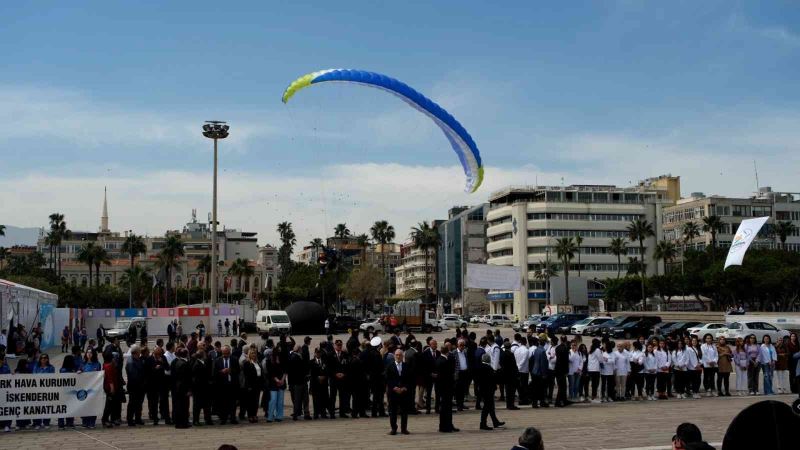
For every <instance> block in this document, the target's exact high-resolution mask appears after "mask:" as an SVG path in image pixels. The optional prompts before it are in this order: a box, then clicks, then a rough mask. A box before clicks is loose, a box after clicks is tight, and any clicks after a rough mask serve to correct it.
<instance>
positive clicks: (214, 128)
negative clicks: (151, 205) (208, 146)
mask: <svg viewBox="0 0 800 450" xmlns="http://www.w3.org/2000/svg"><path fill="white" fill-rule="evenodd" d="M229 128H230V127H229V126H228V125H227V124H226V123H225V122H221V121H219V120H207V121H206V123H205V125H203V136H205V137H207V138H209V139H213V140H214V194H213V196H212V197H213V205H212V207H211V272H212V273H211V307H212V308H213V307H214V306H216V305H217V140H218V139H225V138H226V137H228V129H229Z"/></svg>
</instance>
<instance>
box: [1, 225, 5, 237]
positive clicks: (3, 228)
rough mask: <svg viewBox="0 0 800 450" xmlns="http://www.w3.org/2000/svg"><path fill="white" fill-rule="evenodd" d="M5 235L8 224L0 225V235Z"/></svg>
mask: <svg viewBox="0 0 800 450" xmlns="http://www.w3.org/2000/svg"><path fill="white" fill-rule="evenodd" d="M5 235H6V226H5V225H0V236H5Z"/></svg>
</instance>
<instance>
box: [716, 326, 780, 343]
mask: <svg viewBox="0 0 800 450" xmlns="http://www.w3.org/2000/svg"><path fill="white" fill-rule="evenodd" d="M726 325H727V326H726V328H727V331H725V332H724V333H723V334H722V335H723V336H725V340H727V341H728V342H734V341H735V340H736V339H737V338H742V339H744V338H746V337H747V336H750V335H751V334H754V335H755V336H756V341H758V343H761V340H762V339H764V336H769V337H770V339H772V342H773V343H775V342H777V341H778V340H780V339H783V337H784V336H789V331H788V330H784V329H781V328H778V327H776V326H775V325H772V324H770V323H767V322H732V323H729V324H726Z"/></svg>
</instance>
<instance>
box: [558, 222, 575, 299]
mask: <svg viewBox="0 0 800 450" xmlns="http://www.w3.org/2000/svg"><path fill="white" fill-rule="evenodd" d="M577 250H578V246H577V245H575V241H573V240H572V238H571V237H563V238H561V239H558V240H557V241H556V246H555V251H556V256H557V257H558V259H560V260H561V265H562V266H563V268H564V269H563V270H564V290H565V291H566V297H564V304H565V305H568V304H569V265H570V263H571V262H572V258H574V257H575V252H576V251H577Z"/></svg>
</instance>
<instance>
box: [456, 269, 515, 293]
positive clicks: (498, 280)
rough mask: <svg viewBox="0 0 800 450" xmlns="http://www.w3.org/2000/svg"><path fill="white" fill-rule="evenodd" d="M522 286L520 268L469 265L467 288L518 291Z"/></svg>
mask: <svg viewBox="0 0 800 450" xmlns="http://www.w3.org/2000/svg"><path fill="white" fill-rule="evenodd" d="M521 284H522V275H520V270H519V267H513V266H493V265H490V264H467V287H468V288H473V289H504V290H514V291H518V290H519V289H520V285H521Z"/></svg>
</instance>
